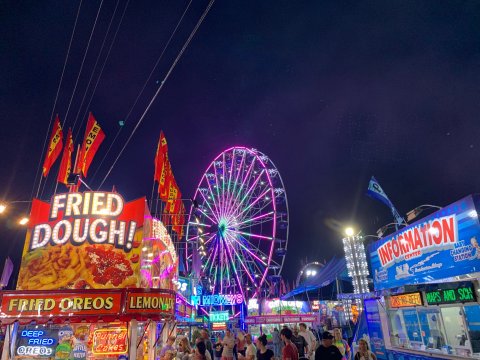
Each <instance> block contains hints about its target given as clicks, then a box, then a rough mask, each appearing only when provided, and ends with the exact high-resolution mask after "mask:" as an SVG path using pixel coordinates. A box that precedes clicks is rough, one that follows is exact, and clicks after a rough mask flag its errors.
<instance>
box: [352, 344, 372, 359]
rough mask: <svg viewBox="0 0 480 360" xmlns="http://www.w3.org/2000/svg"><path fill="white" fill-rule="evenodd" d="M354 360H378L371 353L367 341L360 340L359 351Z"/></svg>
mask: <svg viewBox="0 0 480 360" xmlns="http://www.w3.org/2000/svg"><path fill="white" fill-rule="evenodd" d="M354 360H377V357H376V355H375V354H374V353H373V352H371V351H370V348H369V347H368V343H367V340H365V339H360V340H358V351H357V353H356V354H355V358H354Z"/></svg>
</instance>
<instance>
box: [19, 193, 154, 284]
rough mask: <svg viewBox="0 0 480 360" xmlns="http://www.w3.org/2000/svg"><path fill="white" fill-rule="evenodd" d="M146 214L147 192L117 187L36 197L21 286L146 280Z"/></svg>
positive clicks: (21, 273)
mask: <svg viewBox="0 0 480 360" xmlns="http://www.w3.org/2000/svg"><path fill="white" fill-rule="evenodd" d="M144 216H145V198H141V199H137V200H134V201H131V202H128V203H127V202H125V200H124V199H123V198H122V197H121V196H120V195H119V194H117V193H109V192H102V191H96V192H94V191H87V192H84V193H76V192H71V193H66V194H56V195H55V196H54V197H53V198H52V201H51V202H50V203H47V202H44V201H41V200H38V199H33V201H32V210H31V214H30V221H29V227H28V230H27V235H26V238H25V245H24V248H23V254H22V263H21V266H20V272H19V275H18V282H17V290H40V291H42V290H59V289H113V288H114V289H118V288H130V287H136V286H140V278H141V273H140V265H141V262H142V256H147V254H143V255H142V251H141V244H142V239H143V223H144ZM102 259H107V260H108V261H101V260H102Z"/></svg>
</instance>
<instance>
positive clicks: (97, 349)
mask: <svg viewBox="0 0 480 360" xmlns="http://www.w3.org/2000/svg"><path fill="white" fill-rule="evenodd" d="M127 333H128V331H127V328H125V327H119V328H104V329H98V330H95V332H94V333H93V345H92V352H93V353H94V354H95V355H115V354H125V353H126V352H127V351H128V343H127Z"/></svg>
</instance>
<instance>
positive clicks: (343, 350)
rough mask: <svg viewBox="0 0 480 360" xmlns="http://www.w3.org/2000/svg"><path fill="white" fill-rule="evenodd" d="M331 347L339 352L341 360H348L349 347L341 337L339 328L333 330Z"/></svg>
mask: <svg viewBox="0 0 480 360" xmlns="http://www.w3.org/2000/svg"><path fill="white" fill-rule="evenodd" d="M333 345H335V346H336V347H337V349H338V350H339V351H340V354H342V359H343V360H350V346H348V342H347V341H346V340H345V339H344V338H343V337H342V331H341V330H340V329H339V328H335V329H333Z"/></svg>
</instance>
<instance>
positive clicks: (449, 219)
mask: <svg viewBox="0 0 480 360" xmlns="http://www.w3.org/2000/svg"><path fill="white" fill-rule="evenodd" d="M478 200H479V198H478V196H476V195H475V196H472V195H470V196H467V197H465V198H463V199H461V200H459V201H457V202H455V203H453V204H451V205H449V206H446V207H444V208H443V209H441V210H439V211H437V212H435V213H433V214H431V215H429V216H427V217H425V218H423V219H421V220H419V221H417V222H415V223H413V224H411V225H410V226H408V227H405V228H403V229H401V230H400V231H397V232H396V233H394V234H392V235H390V236H388V237H385V238H384V239H382V240H379V241H377V242H375V243H373V244H371V245H370V247H369V252H370V262H371V267H372V272H373V275H374V285H375V290H381V289H388V288H394V287H398V286H402V285H407V284H408V285H413V284H422V283H431V282H434V281H435V280H440V279H446V278H450V277H452V276H458V275H466V274H470V273H473V272H478V269H479V268H480V245H479V242H480V224H479V222H478V213H477V206H476V204H478Z"/></svg>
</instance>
